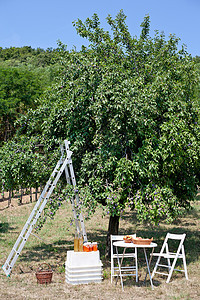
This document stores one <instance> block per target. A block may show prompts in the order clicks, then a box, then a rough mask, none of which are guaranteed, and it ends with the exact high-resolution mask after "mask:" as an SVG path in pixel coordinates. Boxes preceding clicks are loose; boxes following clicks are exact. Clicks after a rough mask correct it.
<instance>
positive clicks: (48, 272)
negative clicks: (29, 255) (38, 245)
mask: <svg viewBox="0 0 200 300" xmlns="http://www.w3.org/2000/svg"><path fill="white" fill-rule="evenodd" d="M44 265H45V266H48V268H47V267H43V266H44ZM35 275H36V278H37V283H41V284H45V283H46V284H47V283H51V281H52V276H53V271H52V269H51V266H50V265H49V264H47V263H43V264H41V265H40V267H39V269H38V271H37V272H36V273H35Z"/></svg>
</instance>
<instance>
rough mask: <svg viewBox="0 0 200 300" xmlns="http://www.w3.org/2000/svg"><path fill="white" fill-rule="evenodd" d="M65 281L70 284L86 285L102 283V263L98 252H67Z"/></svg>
mask: <svg viewBox="0 0 200 300" xmlns="http://www.w3.org/2000/svg"><path fill="white" fill-rule="evenodd" d="M65 279H66V282H67V283H70V284H86V283H90V282H97V283H99V282H101V281H102V262H101V260H100V254H99V251H92V252H74V251H67V260H66V262H65Z"/></svg>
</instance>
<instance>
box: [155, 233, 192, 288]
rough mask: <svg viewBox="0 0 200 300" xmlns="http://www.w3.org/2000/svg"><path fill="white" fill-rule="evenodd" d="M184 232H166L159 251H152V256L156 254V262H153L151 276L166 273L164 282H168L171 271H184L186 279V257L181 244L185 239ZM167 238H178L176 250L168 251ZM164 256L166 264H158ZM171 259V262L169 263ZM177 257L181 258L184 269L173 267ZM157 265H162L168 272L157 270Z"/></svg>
mask: <svg viewBox="0 0 200 300" xmlns="http://www.w3.org/2000/svg"><path fill="white" fill-rule="evenodd" d="M185 237H186V234H185V233H184V234H172V233H167V235H166V237H165V240H164V243H163V245H162V248H161V251H160V253H153V254H152V256H157V257H158V259H157V262H156V264H155V267H154V270H153V273H152V276H151V277H152V278H153V277H154V275H155V274H156V273H157V274H161V275H166V276H167V281H166V283H169V281H170V279H171V276H172V273H173V271H174V270H175V271H180V272H184V273H185V277H186V279H187V280H188V274H187V266H186V258H185V250H184V246H183V242H184V240H185ZM169 240H178V241H179V245H178V247H177V251H176V253H175V252H170V251H169V243H170V241H169ZM161 258H164V259H166V260H167V265H166V264H160V259H161ZM171 259H173V262H172V264H171ZM177 259H182V260H183V266H184V270H179V269H174V267H175V265H176V262H177ZM158 267H163V268H167V269H168V273H162V272H157V268H158Z"/></svg>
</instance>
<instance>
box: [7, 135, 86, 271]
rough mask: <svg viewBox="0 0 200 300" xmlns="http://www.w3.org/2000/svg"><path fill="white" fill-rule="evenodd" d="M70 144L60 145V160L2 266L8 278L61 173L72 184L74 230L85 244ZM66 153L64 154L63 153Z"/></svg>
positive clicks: (66, 142) (65, 142)
mask: <svg viewBox="0 0 200 300" xmlns="http://www.w3.org/2000/svg"><path fill="white" fill-rule="evenodd" d="M69 144H70V142H69V141H67V140H65V141H64V146H65V149H64V147H63V144H61V145H60V148H61V158H60V160H59V161H58V162H57V164H56V167H55V168H54V170H53V172H52V174H51V176H50V178H49V180H48V181H47V183H46V185H45V187H44V189H43V191H42V193H41V195H40V197H39V199H38V201H37V202H36V204H35V206H34V208H33V210H32V212H31V214H30V216H29V218H28V220H27V222H26V224H25V225H24V227H23V229H22V231H21V233H20V235H19V237H18V239H17V240H16V242H15V244H14V246H13V248H12V250H11V252H10V254H9V256H8V258H7V260H6V262H5V264H4V265H3V266H2V268H3V270H4V272H5V274H6V275H7V276H10V273H11V271H12V268H13V267H14V265H15V262H16V260H17V258H18V257H19V255H20V253H21V251H22V249H23V247H24V245H25V244H26V242H27V239H28V237H29V235H30V234H31V232H32V230H33V229H34V226H35V224H36V222H37V220H38V218H39V217H40V215H41V213H42V211H43V209H44V207H45V205H46V203H47V201H48V200H49V197H50V196H51V194H52V192H53V190H54V188H55V186H56V184H57V182H58V180H59V178H60V177H61V175H62V173H63V171H65V176H66V180H67V184H72V185H73V187H74V189H75V198H72V199H71V204H72V211H73V216H74V220H75V225H76V230H77V232H78V234H82V235H83V239H84V242H87V234H86V230H85V226H84V220H83V216H82V212H81V210H80V211H79V212H78V213H77V211H76V206H80V201H79V196H78V190H77V189H76V179H75V174H74V169H73V164H72V158H71V156H72V151H70V150H69ZM65 152H66V153H65Z"/></svg>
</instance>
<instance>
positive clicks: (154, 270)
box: [151, 256, 160, 278]
mask: <svg viewBox="0 0 200 300" xmlns="http://www.w3.org/2000/svg"><path fill="white" fill-rule="evenodd" d="M159 262H160V256H159V257H158V259H157V261H156V264H155V267H154V269H153V272H152V275H151V278H153V277H154V275H155V273H156V270H157V268H158V264H159Z"/></svg>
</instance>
